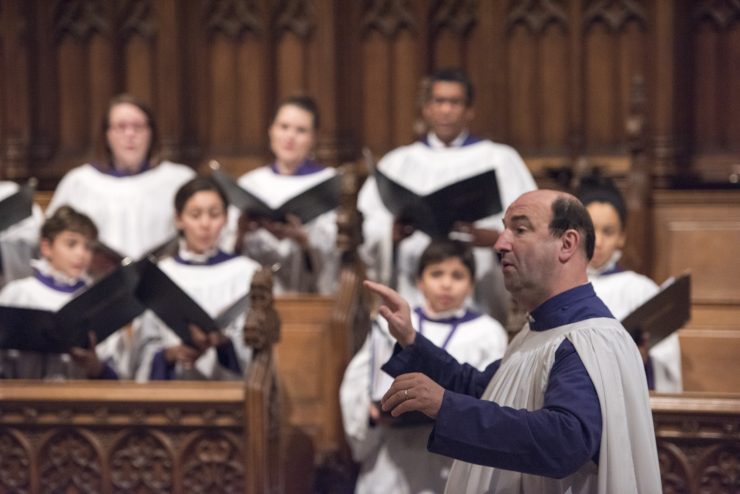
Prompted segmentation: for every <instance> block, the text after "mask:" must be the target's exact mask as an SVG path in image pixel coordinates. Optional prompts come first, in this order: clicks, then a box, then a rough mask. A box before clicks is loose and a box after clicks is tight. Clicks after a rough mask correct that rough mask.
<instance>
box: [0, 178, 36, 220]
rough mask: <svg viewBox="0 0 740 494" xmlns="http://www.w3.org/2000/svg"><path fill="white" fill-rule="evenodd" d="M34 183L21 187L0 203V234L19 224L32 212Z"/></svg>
mask: <svg viewBox="0 0 740 494" xmlns="http://www.w3.org/2000/svg"><path fill="white" fill-rule="evenodd" d="M34 184H35V181H31V182H29V183H28V184H26V185H21V186H20V188H19V189H18V191H17V192H15V193H14V194H11V195H9V196H8V197H6V198H5V199H3V200H2V201H0V232H3V231H5V230H7V229H8V228H10V227H11V226H13V225H15V224H16V223H19V222H21V221H23V220H25V219H26V218H28V217H29V216H31V214H32V212H33V193H34V190H35V187H34Z"/></svg>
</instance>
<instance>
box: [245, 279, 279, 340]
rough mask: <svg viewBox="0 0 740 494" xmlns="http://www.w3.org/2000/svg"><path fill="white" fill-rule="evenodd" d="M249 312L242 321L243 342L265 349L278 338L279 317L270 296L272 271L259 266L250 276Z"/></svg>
mask: <svg viewBox="0 0 740 494" xmlns="http://www.w3.org/2000/svg"><path fill="white" fill-rule="evenodd" d="M249 300H250V306H249V312H248V313H247V319H246V321H245V322H244V342H245V344H246V345H248V346H250V347H252V348H254V349H255V350H265V349H268V348H269V347H270V346H271V345H274V344H275V343H277V342H278V341H279V340H280V317H279V316H278V313H277V311H276V310H275V304H274V298H273V296H272V271H271V270H270V268H265V267H263V268H261V269H260V270H258V271H257V272H256V273H254V276H253V277H252V285H251V288H250V291H249Z"/></svg>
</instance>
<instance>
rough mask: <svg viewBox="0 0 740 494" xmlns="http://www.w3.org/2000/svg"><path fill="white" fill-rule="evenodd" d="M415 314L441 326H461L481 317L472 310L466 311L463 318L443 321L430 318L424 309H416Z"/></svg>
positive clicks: (453, 317)
mask: <svg viewBox="0 0 740 494" xmlns="http://www.w3.org/2000/svg"><path fill="white" fill-rule="evenodd" d="M414 312H416V314H417V315H418V316H419V317H421V318H422V319H424V320H425V321H430V322H436V323H439V324H460V323H463V322H469V321H472V320H473V319H477V318H479V317H480V316H481V315H480V313H479V312H475V311H472V310H470V309H466V310H465V312H464V313H463V314H462V315H461V316H450V317H445V318H441V319H435V318H434V317H431V316H428V315H427V314H426V312H424V309H423V308H421V307H416V308H415V309H414Z"/></svg>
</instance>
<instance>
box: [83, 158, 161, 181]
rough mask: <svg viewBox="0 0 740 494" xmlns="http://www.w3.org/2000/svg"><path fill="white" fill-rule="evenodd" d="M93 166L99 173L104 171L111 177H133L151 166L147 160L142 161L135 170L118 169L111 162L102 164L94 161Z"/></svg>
mask: <svg viewBox="0 0 740 494" xmlns="http://www.w3.org/2000/svg"><path fill="white" fill-rule="evenodd" d="M93 166H94V167H95V169H96V170H98V171H99V172H100V173H104V174H106V175H109V176H111V177H116V178H123V177H133V176H136V175H141V174H142V173H144V172H146V171H149V170H150V169H151V166H150V165H149V160H147V161H144V162H143V163H142V164H141V166H140V167H139V169H138V170H137V171H135V172H131V171H128V170H118V169H116V167H115V166H113V165H112V164H109V165H104V164H102V163H95V164H94V165H93Z"/></svg>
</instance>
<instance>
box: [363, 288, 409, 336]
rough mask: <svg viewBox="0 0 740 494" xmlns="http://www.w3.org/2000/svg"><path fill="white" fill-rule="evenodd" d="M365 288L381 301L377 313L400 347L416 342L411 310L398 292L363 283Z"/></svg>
mask: <svg viewBox="0 0 740 494" xmlns="http://www.w3.org/2000/svg"><path fill="white" fill-rule="evenodd" d="M365 287H366V288H367V289H369V290H370V291H372V292H375V293H377V294H378V295H380V297H381V298H382V299H383V304H382V305H381V306H380V308H379V309H378V311H379V312H380V315H381V316H383V317H384V318H385V320H386V321H388V327H389V329H390V331H391V334H392V335H393V337H394V338H395V339H396V341H398V344H399V345H401V346H402V347H404V348H405V347H407V346H408V345H411V344H412V343H413V342H414V340H416V330H414V327H413V325H412V324H411V308H410V307H409V304H408V302H406V301H405V300H404V299H403V297H401V296H400V295H399V294H398V292H396V291H395V290H393V289H392V288H388V287H387V286H385V285H381V284H380V283H375V282H373V281H367V280H366V281H365Z"/></svg>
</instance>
